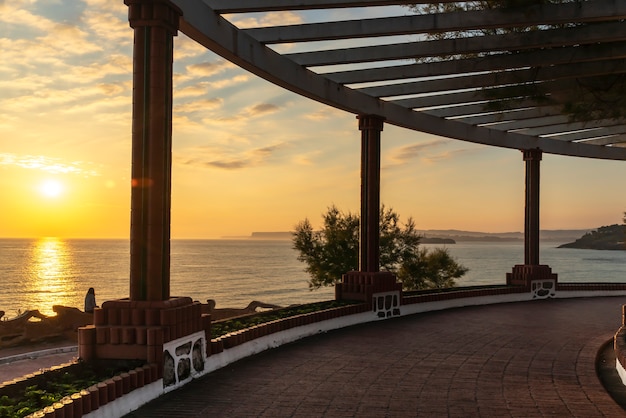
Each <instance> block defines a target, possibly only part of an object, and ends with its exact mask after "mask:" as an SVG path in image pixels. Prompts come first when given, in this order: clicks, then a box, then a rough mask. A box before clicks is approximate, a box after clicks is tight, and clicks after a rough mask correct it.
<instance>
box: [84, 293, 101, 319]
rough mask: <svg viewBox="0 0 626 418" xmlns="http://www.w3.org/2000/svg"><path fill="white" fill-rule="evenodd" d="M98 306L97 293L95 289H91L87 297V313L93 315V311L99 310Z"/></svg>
mask: <svg viewBox="0 0 626 418" xmlns="http://www.w3.org/2000/svg"><path fill="white" fill-rule="evenodd" d="M97 307H98V306H97V305H96V291H95V290H94V289H93V287H90V288H89V290H88V291H87V294H86V295H85V312H87V313H93V310H94V309H95V308H97Z"/></svg>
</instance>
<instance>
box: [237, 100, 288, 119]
mask: <svg viewBox="0 0 626 418" xmlns="http://www.w3.org/2000/svg"><path fill="white" fill-rule="evenodd" d="M279 110H280V107H279V106H276V105H275V104H272V103H261V104H258V105H255V106H252V107H251V108H249V109H247V110H246V111H245V112H246V113H247V114H248V115H249V116H251V117H253V116H259V115H266V114H271V113H276V112H278V111H279Z"/></svg>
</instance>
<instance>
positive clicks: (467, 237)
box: [420, 229, 591, 242]
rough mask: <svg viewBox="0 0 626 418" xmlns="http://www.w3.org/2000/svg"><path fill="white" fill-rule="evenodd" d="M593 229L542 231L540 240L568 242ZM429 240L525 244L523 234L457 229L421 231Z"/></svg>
mask: <svg viewBox="0 0 626 418" xmlns="http://www.w3.org/2000/svg"><path fill="white" fill-rule="evenodd" d="M589 231H591V229H563V230H560V229H557V230H542V231H540V232H539V238H540V239H541V240H543V241H555V242H568V241H573V240H575V239H576V238H578V237H580V236H581V235H582V234H585V233H587V232H589ZM420 233H421V234H423V235H424V236H425V237H429V238H452V239H453V240H455V241H456V242H477V241H478V242H481V241H482V242H523V241H524V233H523V232H474V231H460V230H456V229H444V230H441V229H428V230H422V231H420Z"/></svg>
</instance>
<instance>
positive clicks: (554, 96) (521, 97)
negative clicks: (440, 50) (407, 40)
mask: <svg viewBox="0 0 626 418" xmlns="http://www.w3.org/2000/svg"><path fill="white" fill-rule="evenodd" d="M574 2H580V0H474V1H460V2H450V3H448V2H446V3H438V2H433V3H427V4H414V5H408V6H407V7H408V8H410V9H411V10H412V11H413V12H415V13H417V14H437V13H452V12H462V11H480V10H492V9H500V10H502V11H503V12H507V11H516V10H517V11H519V10H522V11H524V10H525V9H527V8H529V7H533V6H541V5H548V4H565V3H574ZM594 24H597V23H595V22H588V23H560V24H548V25H539V26H538V25H522V24H519V25H516V26H511V27H505V28H497V27H486V28H482V29H469V30H461V31H459V30H457V31H449V32H440V31H438V30H435V29H433V31H432V32H430V33H428V34H427V35H426V38H427V39H430V40H442V39H459V38H468V37H475V36H488V35H500V34H508V33H522V32H532V31H537V30H544V31H545V30H551V29H559V28H570V27H576V26H591V25H594ZM545 36H546V37H549V36H550V34H549V33H548V32H547V33H546V35H545ZM610 47H612V46H606V47H605V46H603V45H600V44H590V45H584V44H582V45H578V46H577V47H576V49H577V50H579V51H584V50H587V49H593V50H594V51H598V50H600V49H601V48H606V49H607V51H606V54H610V53H611V51H610V49H609V48H610ZM541 49H554V50H555V53H558V47H548V46H546V47H543V48H541ZM526 51H527V52H531V51H532V50H529V49H526ZM519 52H520V51H518V50H509V51H507V52H506V53H508V54H510V55H515V54H518V53H519ZM492 53H493V52H479V53H471V54H457V55H440V56H432V57H424V58H420V59H418V60H417V61H418V62H424V63H426V62H436V61H446V60H451V59H469V58H478V57H486V56H489V55H491V54H492ZM535 69H536V70H540V69H542V67H541V66H539V67H535ZM495 73H497V72H495ZM524 77H525V78H524V79H519V80H517V81H514V82H512V83H508V84H509V86H508V87H506V88H485V89H483V94H484V96H485V98H486V99H487V100H488V102H487V104H486V105H485V110H486V111H506V110H510V109H514V108H517V107H519V106H524V105H525V104H526V105H527V103H528V102H532V103H535V105H537V106H546V105H554V106H559V107H560V108H561V112H562V114H564V115H567V116H568V117H569V119H570V121H572V122H589V121H593V120H601V119H610V120H619V119H621V118H624V117H626V98H625V97H626V78H625V76H624V75H623V74H619V75H603V76H599V77H586V78H576V79H572V80H570V81H569V83H568V84H565V83H563V85H562V86H561V87H560V88H559V91H548V90H549V89H547V88H545V87H544V85H543V83H540V82H538V80H537V79H535V78H534V76H533V75H530V76H527V75H525V76H524Z"/></svg>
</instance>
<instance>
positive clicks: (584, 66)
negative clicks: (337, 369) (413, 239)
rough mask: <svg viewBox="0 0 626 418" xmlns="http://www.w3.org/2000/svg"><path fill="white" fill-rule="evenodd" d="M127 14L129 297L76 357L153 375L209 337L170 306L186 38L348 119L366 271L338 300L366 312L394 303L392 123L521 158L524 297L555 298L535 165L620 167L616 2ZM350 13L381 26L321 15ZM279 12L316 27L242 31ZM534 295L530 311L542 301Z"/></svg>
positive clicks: (243, 2) (258, 4)
mask: <svg viewBox="0 0 626 418" xmlns="http://www.w3.org/2000/svg"><path fill="white" fill-rule="evenodd" d="M503 1H504V0H500V1H498V3H503ZM124 2H125V3H126V4H127V5H128V6H129V22H130V25H131V27H132V28H133V29H134V39H135V41H134V42H135V43H134V52H133V54H134V55H133V63H134V64H133V133H132V136H133V138H132V152H133V155H132V193H131V243H130V244H131V262H130V264H131V271H130V297H129V298H128V299H123V300H118V301H107V302H105V303H104V304H103V306H102V309H97V310H96V312H95V315H94V328H90V329H86V330H81V331H82V333H81V334H79V338H81V342H80V355H81V358H93V357H103V358H126V356H130V355H132V356H135V357H133V358H147V359H148V360H149V361H154V362H157V363H161V364H162V363H163V344H164V343H166V342H169V341H179V339H180V338H182V337H184V336H186V335H192V336H193V335H198V337H197V338H199V339H204V338H205V335H206V333H205V331H206V330H207V329H209V327H210V319H209V322H208V323H207V322H206V320H205V317H204V316H202V315H201V312H200V307H199V304H198V303H196V302H192V300H191V298H188V297H177V298H175V297H171V296H170V278H169V272H170V264H169V263H170V260H169V255H170V208H171V161H172V158H171V141H172V62H173V37H174V36H176V35H177V33H178V31H179V30H180V31H182V32H183V33H185V34H186V35H187V36H189V37H190V38H192V39H194V40H196V41H197V42H199V43H200V44H202V45H204V46H206V47H207V48H208V49H210V50H212V51H213V52H215V53H217V54H219V55H221V56H223V57H224V58H226V59H228V60H230V61H232V62H233V63H235V64H237V65H238V66H240V67H242V68H244V69H246V70H248V71H250V72H252V73H254V74H256V75H258V76H260V77H263V78H264V79H266V80H269V81H271V82H273V83H275V84H277V85H279V86H282V87H284V88H286V89H289V90H291V91H293V92H296V93H298V94H300V95H303V96H306V97H309V98H311V99H314V100H317V101H320V102H322V103H325V104H328V105H330V106H333V107H336V108H338V109H343V110H345V111H348V112H351V113H353V114H355V115H357V117H358V119H359V125H358V127H359V129H360V130H361V144H362V151H361V153H362V157H361V167H362V168H361V240H360V242H361V249H360V260H359V270H358V271H356V272H350V273H348V274H346V275H345V276H344V278H343V283H341V284H340V285H338V287H337V289H338V291H337V296H338V297H339V298H344V297H345V298H348V299H361V300H363V301H365V302H367V303H372V304H374V303H373V301H372V295H373V294H374V295H382V296H375V297H378V298H379V299H377V304H378V303H380V302H381V301H382V302H383V305H385V304H387V302H388V301H389V300H393V301H394V302H393V303H394V304H397V303H398V300H399V299H400V298H399V295H398V293H399V291H400V290H401V288H400V287H399V286H400V285H399V284H398V283H396V282H395V277H394V276H393V275H391V274H390V273H386V272H380V271H379V266H378V262H379V260H378V258H379V253H378V244H379V242H378V218H379V203H380V202H379V196H380V142H381V132H382V130H383V125H384V124H385V123H390V124H394V125H397V126H401V127H404V128H408V129H412V130H415V131H420V132H427V133H430V134H435V135H440V136H445V137H449V138H455V139H458V140H462V141H470V142H474V143H480V144H486V145H492V146H499V147H505V148H512V149H518V150H520V151H522V153H523V158H524V160H525V162H526V217H525V236H526V242H525V260H524V264H523V265H518V266H515V267H514V268H513V272H512V273H509V274H508V275H507V284H509V285H512V286H517V287H518V288H519V289H521V290H522V291H525V290H530V289H531V286H533V287H532V288H533V289H534V286H535V285H536V284H537V283H539V284H540V286H544V284H545V283H548V287H549V288H551V289H554V288H555V287H556V275H555V274H552V272H551V270H550V268H549V267H548V266H545V265H541V264H539V163H540V160H541V155H542V153H553V154H560V155H568V156H572V157H588V158H599V159H611V160H626V147H625V146H624V145H623V144H625V143H626V135H625V133H626V124H624V123H623V122H624V120H623V119H622V115H621V112H620V111H621V110H623V109H624V108H626V106H624V101H623V100H622V99H621V97H620V94H621V93H623V92H624V91H625V90H626V89H625V88H624V87H625V83H624V77H625V73H626V66H625V65H624V62H625V61H624V60H625V58H626V43H624V42H623V41H624V40H625V38H626V26H625V25H626V24H625V23H624V22H623V19H624V18H626V2H625V1H622V0H574V1H566V2H563V3H559V4H550V1H548V0H544V1H541V0H507V2H508V3H511V4H517V5H521V6H520V7H506V8H493V9H492V8H486V9H484V10H475V11H452V12H445V13H444V12H441V13H438V12H432V13H431V12H419V13H418V12H414V11H413V9H410V8H407V7H399V6H405V5H414V4H418V5H419V4H427V2H424V1H420V0H411V1H392V0H377V1H376V0H370V1H342V0H125V1H124ZM439 3H442V4H448V3H452V2H450V1H447V0H440V1H439ZM544 3H545V4H544ZM486 4H490V5H493V3H492V2H486ZM357 8H358V9H359V10H361V11H365V12H367V13H368V14H370V15H371V16H380V17H374V18H367V19H353V20H328V19H331V17H332V16H334V14H333V13H330V12H329V13H319V12H320V11H322V10H326V11H331V12H332V10H335V9H343V10H342V12H343V13H342V15H344V16H346V15H350V13H349V12H350V9H357ZM284 11H297V12H298V14H299V16H300V17H301V20H302V21H303V22H306V21H311V22H312V23H298V24H292V25H281V26H271V25H268V26H264V27H243V26H242V24H241V23H239V22H247V21H248V19H244V18H243V17H246V14H249V13H252V14H254V13H265V12H284ZM253 16H254V15H253ZM281 17H282V16H281V15H277V16H274V19H266V21H268V22H270V21H272V22H273V21H281ZM550 286H551V287H550ZM364 289H365V290H364ZM540 290H542V292H537V294H539V296H545V295H546V294H550V291H549V290H547V289H546V288H543V289H540ZM380 298H382V299H380ZM374 305H375V304H374ZM394 306H396V305H394ZM387 310H388V311H389V312H395V310H394V309H387ZM398 312H399V310H398ZM392 314H395V313H392ZM194 338H196V337H194ZM120 342H123V343H124V344H123V345H121V344H120ZM195 344H196V343H194V346H195Z"/></svg>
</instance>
